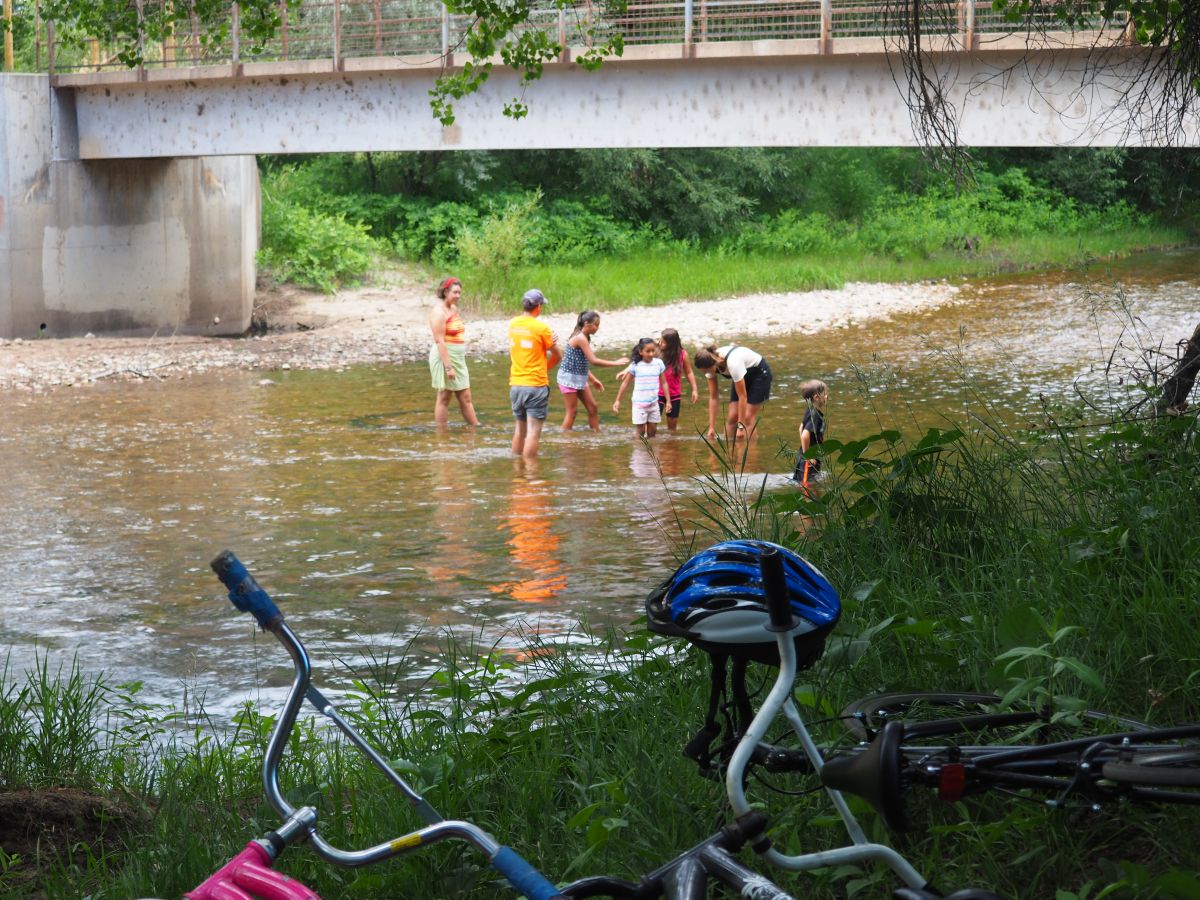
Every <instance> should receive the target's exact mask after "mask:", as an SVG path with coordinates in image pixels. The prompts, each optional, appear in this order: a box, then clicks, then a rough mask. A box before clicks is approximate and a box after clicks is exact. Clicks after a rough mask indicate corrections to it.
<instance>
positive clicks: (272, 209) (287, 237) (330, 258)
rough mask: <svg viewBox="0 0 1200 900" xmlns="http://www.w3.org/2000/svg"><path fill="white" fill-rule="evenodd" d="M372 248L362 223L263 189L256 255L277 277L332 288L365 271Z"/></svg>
mask: <svg viewBox="0 0 1200 900" xmlns="http://www.w3.org/2000/svg"><path fill="white" fill-rule="evenodd" d="M376 251H377V244H376V242H375V241H374V240H372V238H371V235H370V234H369V233H368V231H367V229H366V227H365V226H363V225H361V224H358V223H353V222H347V221H346V220H345V219H344V218H343V217H342V216H340V215H330V214H328V213H323V212H314V211H313V210H310V209H308V208H306V207H304V206H300V205H299V204H297V203H294V202H292V201H291V200H290V199H288V198H286V197H282V196H279V195H278V194H275V193H273V192H271V191H268V190H265V189H264V190H263V197H262V248H261V249H260V250H259V252H258V259H259V263H260V264H261V265H263V266H264V267H266V268H267V269H269V270H270V271H271V272H272V274H273V275H274V276H275V277H276V278H278V279H280V280H281V281H294V282H296V283H297V284H301V285H306V286H311V287H317V288H320V289H321V290H323V291H325V292H326V293H332V292H333V291H335V290H337V288H338V286H339V285H341V284H342V283H344V282H346V281H353V280H354V279H357V278H360V277H361V276H363V275H364V274H366V272H367V271H368V270H369V269H370V267H371V262H372V260H373V258H374V255H375V253H376Z"/></svg>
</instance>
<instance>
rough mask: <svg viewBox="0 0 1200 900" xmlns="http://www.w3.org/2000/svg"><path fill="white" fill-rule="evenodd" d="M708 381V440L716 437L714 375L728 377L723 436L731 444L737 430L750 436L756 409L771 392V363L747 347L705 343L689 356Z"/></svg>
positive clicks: (717, 400)
mask: <svg viewBox="0 0 1200 900" xmlns="http://www.w3.org/2000/svg"><path fill="white" fill-rule="evenodd" d="M692 365H694V366H695V367H696V368H697V369H698V370H699V371H700V372H702V373H703V375H704V378H705V380H706V381H707V382H708V432H707V436H708V439H709V440H713V439H714V438H715V437H716V428H717V409H718V407H719V406H720V402H721V401H720V393H721V392H720V385H719V383H718V382H717V378H718V377H721V378H728V379H729V380H730V381H731V382H732V383H733V385H732V387H731V389H730V392H729V414H728V415H727V416H726V418H725V440H726V441H729V442H730V443H731V444H732V443H734V442H735V441H736V440H737V436H738V434H739V433H741V434H742V435H744V436H746V437H749V436H750V435H751V434H753V433H754V428H755V426H756V425H757V423H758V411H759V410H760V409H762V405H763V404H764V403H766V402H767V399H768V398H769V397H770V396H771V367H770V366H769V365H767V361H766V360H765V359H764V358H763V357H762V354H759V353H755V352H754V351H753V350H751V349H750V348H749V347H739V346H738V345H737V344H726V345H725V346H724V347H705V348H704V349H703V350H701V351H699V352H698V353H697V354H696V357H695V359H693V360H692Z"/></svg>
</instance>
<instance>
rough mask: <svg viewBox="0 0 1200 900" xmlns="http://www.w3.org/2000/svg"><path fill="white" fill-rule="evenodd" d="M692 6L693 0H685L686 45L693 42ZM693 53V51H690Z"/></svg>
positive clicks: (684, 29)
mask: <svg viewBox="0 0 1200 900" xmlns="http://www.w3.org/2000/svg"><path fill="white" fill-rule="evenodd" d="M692 7H693V0H683V44H684V46H685V47H687V46H689V45H690V44H691V43H692ZM688 55H689V56H690V55H691V52H690V51H689V52H688Z"/></svg>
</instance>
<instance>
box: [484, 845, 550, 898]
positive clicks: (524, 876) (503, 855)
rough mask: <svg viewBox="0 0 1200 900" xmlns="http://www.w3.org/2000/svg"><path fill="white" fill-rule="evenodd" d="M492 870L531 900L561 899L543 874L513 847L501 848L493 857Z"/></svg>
mask: <svg viewBox="0 0 1200 900" xmlns="http://www.w3.org/2000/svg"><path fill="white" fill-rule="evenodd" d="M492 868H493V869H495V870H496V871H497V872H499V873H500V874H501V875H503V876H504V877H505V878H507V879H508V883H509V884H511V885H512V886H513V887H514V888H516V889H517V890H518V891H520V892H521V895H522V896H523V897H528V898H529V900H552V898H554V897H561V896H562V894H561V893H560V892H559V890H558V888H556V887H555V886H554V885H552V884H551V883H550V882H549V881H548V880H547V879H546V876H544V875H543V874H542V873H541V872H539V871H538V870H537V869H535V868H534V867H533V866H531V865H530V864H529V863H527V862H525V860H524V859H522V858H521V857H520V855H518V854H517V852H516V851H515V850H513V849H512V848H511V847H501V848H500V849H499V850H498V851H496V855H495V856H493V857H492Z"/></svg>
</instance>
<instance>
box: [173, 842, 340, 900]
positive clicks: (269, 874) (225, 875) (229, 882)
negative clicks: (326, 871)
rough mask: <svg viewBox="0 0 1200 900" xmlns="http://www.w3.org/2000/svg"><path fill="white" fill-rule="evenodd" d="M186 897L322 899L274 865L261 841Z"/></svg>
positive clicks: (194, 899) (214, 899) (198, 899)
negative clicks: (276, 868) (276, 869)
mask: <svg viewBox="0 0 1200 900" xmlns="http://www.w3.org/2000/svg"><path fill="white" fill-rule="evenodd" d="M183 896H184V900H321V898H320V897H318V896H317V894H316V893H315V892H314V891H312V890H310V889H308V888H307V887H305V886H304V885H303V884H301V883H300V882H299V881H296V880H295V879H294V878H288V876H286V875H284V874H283V873H282V872H276V871H275V870H274V869H272V868H271V855H270V854H269V853H267V851H266V848H265V847H263V846H262V845H261V844H259V843H258V842H257V841H251V842H250V843H248V844H247V845H246V849H245V850H243V851H242V852H241V853H239V854H238V855H237V856H235V857H234V858H233V859H231V860H230V861H229V862H227V863H225V865H223V866H221V868H219V869H218V870H217V871H216V872H214V873H213V874H212V875H210V876H209V877H208V878H207V879H206V880H205V881H204V883H203V884H202V885H200V886H199V887H198V888H196V889H195V890H194V891H191V892H189V893H187V894H184V895H183Z"/></svg>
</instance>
